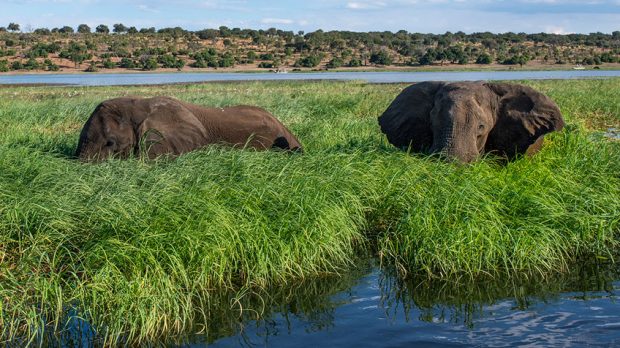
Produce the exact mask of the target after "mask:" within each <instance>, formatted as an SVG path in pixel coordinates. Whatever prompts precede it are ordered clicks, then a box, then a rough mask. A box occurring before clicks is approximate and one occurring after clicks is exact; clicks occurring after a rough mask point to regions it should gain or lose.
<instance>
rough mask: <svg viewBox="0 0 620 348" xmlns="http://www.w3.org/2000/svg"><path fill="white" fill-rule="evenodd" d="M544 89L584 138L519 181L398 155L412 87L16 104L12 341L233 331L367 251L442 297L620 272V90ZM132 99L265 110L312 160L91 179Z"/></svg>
mask: <svg viewBox="0 0 620 348" xmlns="http://www.w3.org/2000/svg"><path fill="white" fill-rule="evenodd" d="M526 83H528V84H531V85H533V86H534V87H535V88H537V89H540V90H542V91H543V92H545V93H548V94H549V95H550V96H551V97H553V98H554V99H555V100H557V101H558V104H559V105H560V108H561V109H562V111H563V113H564V115H565V117H566V119H567V123H568V126H567V127H566V129H565V130H564V131H563V132H562V133H559V134H553V135H551V136H549V137H547V141H546V144H545V147H544V149H543V150H542V152H541V153H539V154H538V155H537V156H535V157H533V158H523V159H520V160H518V161H515V162H512V163H509V164H508V165H506V166H503V165H501V164H498V163H497V162H495V161H494V160H493V159H492V158H488V159H484V160H482V161H479V162H476V163H474V164H472V165H456V164H450V163H444V162H441V161H438V160H435V159H432V158H428V157H425V156H420V155H410V154H407V153H404V152H401V151H399V150H397V149H395V148H393V147H392V146H390V145H389V144H388V143H387V141H386V140H385V138H384V137H383V136H382V135H381V134H380V132H379V130H378V126H377V121H376V117H377V116H378V115H380V114H381V113H382V112H383V110H384V109H385V108H386V107H387V105H388V104H389V103H390V102H391V100H392V99H393V98H394V97H395V96H396V95H397V94H398V93H399V91H400V90H401V89H402V88H403V87H404V85H367V84H364V83H358V82H353V83H336V82H314V83H301V82H288V83H273V82H271V83H257V82H254V83H221V84H204V85H175V86H161V87H157V88H152V87H130V88H127V87H106V88H5V89H0V129H2V131H1V132H0V300H1V304H0V330H1V334H0V336H1V337H2V339H3V340H15V339H23V340H25V341H20V342H22V343H26V342H29V341H31V342H36V340H40V339H41V338H42V337H43V336H44V334H45V333H46V332H57V331H60V330H62V329H63V328H66V323H67V322H66V318H67V315H68V314H72V315H79V316H81V317H83V318H85V319H86V320H87V321H88V322H89V323H90V324H92V325H93V328H94V329H95V330H96V336H97V337H98V338H99V339H101V340H102V341H101V342H102V343H103V344H116V343H121V342H124V343H130V344H136V343H141V342H145V341H149V340H153V339H158V338H162V337H165V336H168V335H174V334H180V333H183V332H187V331H192V330H195V329H196V328H195V327H194V323H196V322H204V323H205V325H207V327H209V326H210V325H216V324H214V323H210V322H209V318H211V317H212V314H213V313H211V311H217V310H218V309H217V308H219V307H220V306H221V305H222V304H221V299H220V297H218V296H216V294H217V293H219V292H221V291H222V290H230V291H232V292H233V293H236V294H237V296H238V297H241V296H243V294H245V293H247V292H248V291H257V289H265V288H268V287H283V286H287V285H290V284H292V283H295V282H299V281H301V280H304V279H308V278H313V277H317V276H322V275H327V274H336V275H337V274H343V273H345V272H347V270H348V269H351V268H352V267H354V266H355V264H356V262H355V257H356V255H358V254H359V253H361V252H364V251H365V250H367V249H368V248H371V249H373V250H376V253H377V254H378V255H379V256H380V257H381V259H382V260H383V261H384V262H387V263H389V264H394V265H396V266H397V268H398V269H399V271H400V274H401V276H407V275H412V274H414V275H416V276H418V277H419V276H423V277H427V278H429V277H430V278H438V279H462V278H467V279H470V280H471V279H477V278H480V277H489V276H491V277H493V276H495V275H499V274H503V275H505V274H508V275H515V276H517V275H518V276H523V275H528V274H536V275H537V276H543V277H544V276H546V275H552V274H555V273H558V272H562V271H565V270H567V269H568V268H570V267H571V265H573V264H574V263H575V262H577V261H578V260H580V259H581V258H592V257H598V258H610V257H611V256H612V254H613V253H614V251H617V249H618V237H619V233H620V227H619V226H620V200H619V199H618V197H620V174H619V173H620V144H619V143H618V142H614V141H611V140H607V139H605V138H603V137H602V136H600V135H597V130H600V129H603V128H604V127H606V126H608V125H611V126H617V125H618V124H620V116H619V115H620V105H619V104H618V100H617V98H614V94H613V93H611V92H609V91H614V90H615V91H618V90H620V79H610V80H587V81H562V82H555V81H539V82H526ZM584 91H587V93H586V92H584ZM121 95H141V96H150V95H171V96H175V97H177V98H180V99H183V100H186V101H189V102H193V103H198V104H203V105H210V106H226V105H233V104H239V103H244V104H255V105H260V106H262V107H265V108H266V109H268V110H270V111H271V112H272V113H274V114H275V115H276V116H277V117H278V118H279V119H281V120H282V121H283V122H284V123H285V124H286V125H287V126H288V127H289V128H290V129H291V130H292V131H293V133H295V134H297V135H298V137H299V139H300V140H301V142H302V143H303V145H304V148H305V152H304V154H303V155H299V154H293V155H290V154H284V153H277V152H254V151H240V150H231V149H226V148H219V147H211V148H208V149H204V150H201V151H195V152H193V153H188V154H185V155H183V156H180V157H178V158H176V159H173V160H156V161H144V160H140V159H131V160H127V161H117V160H111V161H107V162H104V163H100V164H82V163H78V162H76V161H75V160H74V159H72V158H71V156H72V154H73V151H74V149H75V146H76V144H77V138H78V134H79V131H80V129H81V126H82V124H83V123H84V121H85V120H86V119H87V118H88V116H89V115H90V112H91V111H92V110H93V109H94V107H95V106H96V105H97V104H98V103H99V102H100V101H102V100H104V99H107V98H111V97H115V96H121ZM593 119H595V120H597V122H591V120H593ZM599 121H600V122H599Z"/></svg>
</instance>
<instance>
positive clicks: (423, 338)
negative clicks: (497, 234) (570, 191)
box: [181, 265, 620, 348]
mask: <svg viewBox="0 0 620 348" xmlns="http://www.w3.org/2000/svg"><path fill="white" fill-rule="evenodd" d="M609 267H611V268H609ZM397 279H398V278H397V277H394V276H393V275H391V274H387V273H386V272H385V271H382V270H380V269H379V268H378V267H376V266H373V267H369V268H368V269H366V270H365V271H364V272H361V273H360V274H356V275H352V276H349V278H347V277H345V279H344V280H342V279H340V280H339V282H336V283H333V281H332V284H331V285H330V283H329V282H327V283H323V284H320V285H316V284H300V285H299V286H298V287H297V288H296V289H293V290H291V289H288V290H287V292H286V293H287V296H286V297H285V298H286V300H283V299H282V298H280V294H279V293H278V291H276V292H275V293H272V294H271V296H272V300H273V301H274V302H275V304H272V305H271V307H270V308H267V309H266V310H263V311H262V315H261V317H260V318H259V319H258V320H255V319H248V318H245V317H244V316H242V315H241V316H239V317H238V318H237V320H233V321H226V320H223V321H222V322H227V323H228V324H229V325H227V329H226V330H223V331H220V332H212V333H211V335H207V334H205V335H201V336H195V337H193V338H192V339H191V341H189V342H187V341H186V342H185V343H184V344H181V345H182V346H185V347H202V346H204V345H205V344H207V343H208V345H209V347H239V346H242V347H323V346H325V347H355V348H360V347H412V346H424V347H446V346H453V347H471V346H476V347H513V346H530V347H583V346H601V347H610V346H620V304H619V303H618V301H620V281H619V280H618V279H620V277H618V269H617V266H606V267H600V266H592V265H589V266H585V267H580V268H579V269H576V270H575V271H574V272H572V273H571V274H568V275H563V276H559V277H556V278H552V279H546V280H545V279H538V280H536V279H529V280H527V279H522V280H518V279H510V280H507V279H504V280H502V279H496V280H492V281H483V282H479V281H478V282H472V283H464V284H455V283H450V282H443V283H442V282H428V281H427V280H421V281H420V280H409V281H407V282H402V281H399V280H397ZM338 287H340V288H339V289H338ZM263 297H268V296H263ZM250 312H251V311H250ZM250 317H251V316H250ZM230 323H233V324H230ZM190 342H191V343H190Z"/></svg>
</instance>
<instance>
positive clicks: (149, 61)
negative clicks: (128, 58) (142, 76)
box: [140, 56, 158, 70]
mask: <svg viewBox="0 0 620 348" xmlns="http://www.w3.org/2000/svg"><path fill="white" fill-rule="evenodd" d="M140 63H141V66H142V70H156V69H157V68H158V65H157V59H155V57H148V56H146V57H142V58H141V59H140Z"/></svg>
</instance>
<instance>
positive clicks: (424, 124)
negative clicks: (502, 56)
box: [378, 81, 564, 163]
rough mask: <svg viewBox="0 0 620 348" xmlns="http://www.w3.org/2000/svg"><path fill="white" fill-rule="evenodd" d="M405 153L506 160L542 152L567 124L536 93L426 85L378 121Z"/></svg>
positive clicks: (493, 86)
mask: <svg viewBox="0 0 620 348" xmlns="http://www.w3.org/2000/svg"><path fill="white" fill-rule="evenodd" d="M378 120H379V125H380V127H381V131H382V132H383V133H385V134H386V135H387V139H388V141H389V142H390V143H391V144H392V145H394V146H396V147H398V148H401V149H405V150H409V151H413V152H422V153H430V154H441V155H444V157H447V158H450V159H455V160H458V161H460V162H464V163H468V162H472V161H474V160H476V159H477V158H478V156H479V155H480V154H483V153H492V154H496V155H498V156H500V157H503V158H505V159H507V160H511V159H514V158H516V157H518V156H519V155H522V154H526V155H530V156H531V155H533V154H535V153H536V152H538V151H539V150H540V148H541V146H542V143H543V137H544V135H545V134H547V133H550V132H553V131H560V130H561V129H562V128H563V127H564V119H563V118H562V114H561V113H560V109H559V108H558V106H557V105H556V104H555V102H554V101H553V100H551V99H550V98H549V97H547V96H545V95H544V94H542V93H540V92H538V91H536V90H534V89H533V88H531V87H528V86H524V85H520V84H510V83H491V82H483V81H468V82H442V81H426V82H420V83H416V84H413V85H411V86H409V87H407V88H405V89H404V90H403V91H402V92H401V93H400V94H399V95H398V96H397V97H396V99H394V101H393V102H392V103H391V104H390V105H389V106H388V108H387V109H386V110H385V112H384V113H383V114H382V115H381V116H380V117H379V119H378Z"/></svg>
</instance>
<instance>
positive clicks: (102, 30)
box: [95, 24, 110, 34]
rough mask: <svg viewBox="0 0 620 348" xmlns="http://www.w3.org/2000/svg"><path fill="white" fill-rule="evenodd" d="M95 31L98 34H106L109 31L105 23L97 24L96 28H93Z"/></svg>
mask: <svg viewBox="0 0 620 348" xmlns="http://www.w3.org/2000/svg"><path fill="white" fill-rule="evenodd" d="M95 31H96V32H97V33H99V34H107V33H109V32H110V28H108V26H107V25H105V24H99V25H98V26H97V28H95Z"/></svg>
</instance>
